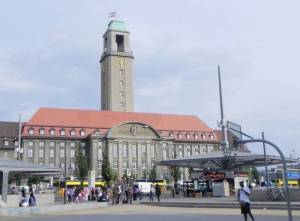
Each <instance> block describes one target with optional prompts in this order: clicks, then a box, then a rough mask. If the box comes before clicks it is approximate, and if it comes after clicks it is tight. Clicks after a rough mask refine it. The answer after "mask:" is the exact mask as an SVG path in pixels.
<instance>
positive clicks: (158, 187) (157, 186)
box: [155, 184, 161, 202]
mask: <svg viewBox="0 0 300 221" xmlns="http://www.w3.org/2000/svg"><path fill="white" fill-rule="evenodd" d="M155 194H156V197H157V201H158V202H160V198H159V197H160V195H161V189H160V186H159V185H158V184H156V185H155Z"/></svg>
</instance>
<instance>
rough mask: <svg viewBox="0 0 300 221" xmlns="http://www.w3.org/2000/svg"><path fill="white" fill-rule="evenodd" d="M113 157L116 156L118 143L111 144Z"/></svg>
mask: <svg viewBox="0 0 300 221" xmlns="http://www.w3.org/2000/svg"><path fill="white" fill-rule="evenodd" d="M113 157H118V144H116V143H114V144H113Z"/></svg>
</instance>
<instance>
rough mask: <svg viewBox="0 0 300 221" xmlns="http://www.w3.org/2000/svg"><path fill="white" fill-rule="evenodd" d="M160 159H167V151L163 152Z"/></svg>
mask: <svg viewBox="0 0 300 221" xmlns="http://www.w3.org/2000/svg"><path fill="white" fill-rule="evenodd" d="M162 157H163V160H166V159H167V150H163V152H162Z"/></svg>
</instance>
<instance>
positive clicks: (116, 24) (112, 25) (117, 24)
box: [108, 20, 127, 31]
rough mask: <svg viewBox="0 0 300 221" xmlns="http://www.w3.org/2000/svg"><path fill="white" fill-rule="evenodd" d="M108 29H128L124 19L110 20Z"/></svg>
mask: <svg viewBox="0 0 300 221" xmlns="http://www.w3.org/2000/svg"><path fill="white" fill-rule="evenodd" d="M108 29H109V30H114V31H127V29H126V26H125V23H124V22H123V21H115V20H112V21H110V22H109V24H108Z"/></svg>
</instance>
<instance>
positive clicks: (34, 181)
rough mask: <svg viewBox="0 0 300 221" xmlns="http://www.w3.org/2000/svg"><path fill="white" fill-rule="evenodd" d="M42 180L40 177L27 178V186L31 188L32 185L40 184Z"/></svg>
mask: <svg viewBox="0 0 300 221" xmlns="http://www.w3.org/2000/svg"><path fill="white" fill-rule="evenodd" d="M42 180H43V179H42V178H41V177H38V176H32V177H29V178H28V181H27V183H28V186H31V185H32V184H38V183H39V182H41V181H42Z"/></svg>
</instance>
